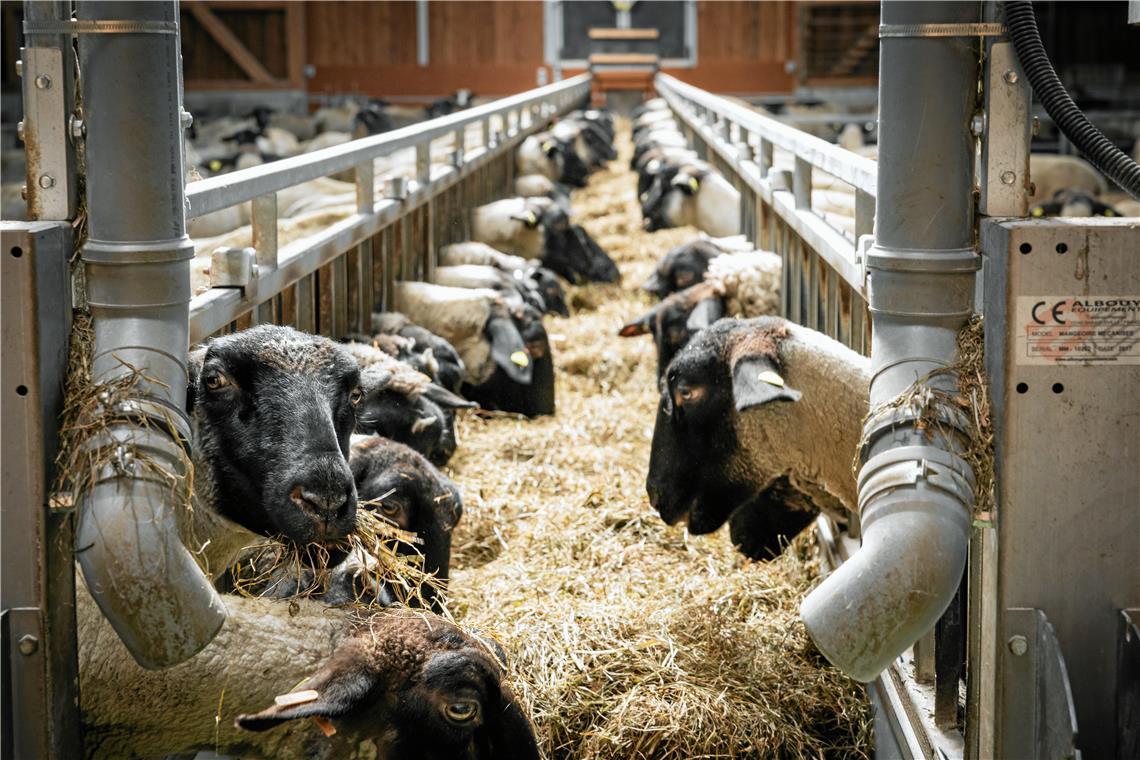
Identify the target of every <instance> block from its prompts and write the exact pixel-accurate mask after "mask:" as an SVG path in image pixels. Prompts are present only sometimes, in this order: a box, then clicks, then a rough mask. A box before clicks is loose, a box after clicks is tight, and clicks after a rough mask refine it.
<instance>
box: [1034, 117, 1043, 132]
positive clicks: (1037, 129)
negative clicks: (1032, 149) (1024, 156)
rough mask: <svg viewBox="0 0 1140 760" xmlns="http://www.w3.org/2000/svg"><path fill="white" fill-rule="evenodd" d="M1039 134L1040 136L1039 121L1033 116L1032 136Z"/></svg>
mask: <svg viewBox="0 0 1140 760" xmlns="http://www.w3.org/2000/svg"><path fill="white" fill-rule="evenodd" d="M1039 134H1041V119H1039V118H1038V117H1036V116H1034V117H1033V136H1034V137H1036V136H1037V135H1039Z"/></svg>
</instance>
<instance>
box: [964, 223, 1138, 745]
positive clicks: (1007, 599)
mask: <svg viewBox="0 0 1140 760" xmlns="http://www.w3.org/2000/svg"><path fill="white" fill-rule="evenodd" d="M981 240H982V249H983V252H984V254H985V255H986V257H987V258H988V259H989V261H988V262H987V268H986V269H987V275H988V278H989V279H988V282H987V283H986V293H985V304H986V309H985V313H986V346H987V349H986V351H987V356H986V369H987V373H988V375H989V377H990V378H991V381H990V394H991V403H992V405H993V419H994V423H995V428H996V434H997V441H996V453H997V457H996V462H995V464H996V468H997V477H998V482H997V488H998V492H997V525H998V530H999V542H998V579H997V589H998V593H999V594H1000V599H999V600H998V605H997V606H998V609H999V610H1006V611H1008V610H1010V609H1013V608H1024V609H1037V610H1041V611H1042V612H1043V613H1044V614H1045V615H1047V616H1048V619H1049V621H1050V622H1051V623H1052V625H1053V627H1054V628H1055V629H1056V636H1057V639H1058V641H1059V642H1060V651H1061V653H1062V654H1063V656H1064V659H1065V660H1066V661H1067V662H1068V665H1069V675H1070V677H1071V679H1072V690H1073V697H1074V699H1075V703H1076V712H1077V718H1078V720H1079V725H1080V728H1081V735H1080V739H1079V748H1080V749H1081V750H1082V751H1083V752H1085V753H1086V756H1088V757H1108V756H1110V755H1111V753H1112V751H1113V748H1112V746H1111V742H1112V737H1114V736H1115V735H1116V726H1115V717H1114V715H1115V712H1114V709H1113V708H1114V697H1115V694H1116V689H1117V682H1118V680H1119V675H1118V673H1117V672H1116V667H1115V659H1114V651H1115V637H1116V626H1117V621H1116V614H1117V612H1116V611H1117V610H1120V609H1125V608H1135V607H1137V606H1140V562H1138V561H1137V555H1138V548H1140V365H1137V364H1126V363H1123V362H1115V363H1111V364H1094V363H1089V362H1084V361H1076V362H1070V363H1053V364H1047V365H1030V364H1027V363H1025V361H1026V360H1027V358H1028V357H1025V356H1021V355H1019V352H1018V351H1017V346H1018V341H1017V340H1016V338H1018V337H1023V336H1025V335H1026V334H1027V331H1030V330H1037V329H1039V328H1041V327H1042V325H1038V324H1035V323H1032V322H1031V323H1030V324H1020V323H1018V321H1017V304H1018V298H1019V297H1024V296H1049V297H1055V298H1057V299H1058V300H1061V299H1068V298H1073V297H1080V298H1084V299H1096V297H1097V296H1121V295H1130V296H1132V297H1134V298H1138V299H1140V260H1138V259H1137V258H1136V251H1137V249H1138V248H1140V226H1138V225H1137V224H1136V223H1135V222H1134V221H1132V222H1129V221H1128V220H1115V221H1113V220H1099V219H1096V220H1094V219H1081V220H1072V219H1051V220H1040V221H1029V220H1025V221H1000V220H986V221H984V222H983V224H982V234H981ZM1039 313H1040V312H1039ZM1135 313H1136V312H1133V314H1135ZM1061 316H1062V319H1064V314H1062V315H1061ZM1043 321H1046V322H1047V323H1050V324H1052V326H1053V327H1054V328H1056V329H1057V331H1058V333H1057V335H1058V339H1059V340H1060V341H1061V342H1062V344H1063V342H1064V341H1066V340H1080V338H1079V336H1073V335H1071V334H1070V335H1065V334H1064V333H1063V327H1064V326H1063V325H1061V324H1056V323H1055V321H1054V317H1053V316H1052V315H1047V316H1045V318H1044V320H1043ZM1132 324H1133V327H1127V326H1126V325H1125V326H1124V327H1123V328H1122V329H1124V330H1125V331H1127V332H1132V333H1133V334H1134V335H1137V334H1140V326H1137V325H1135V323H1134V322H1133V323H1132ZM1130 339H1131V338H1130ZM1022 345H1024V343H1022ZM1056 353H1057V355H1058V356H1060V355H1062V354H1063V353H1064V352H1062V351H1061V350H1060V347H1058V350H1057V352H1056ZM1006 626H1008V618H1007V620H1006ZM1008 634H1010V632H1009V631H1008V628H1007V629H1006V630H1003V632H1002V636H1001V638H999V641H1000V642H1006V641H1007V640H1008V638H1009V635H1008ZM1011 656H1012V655H1011V653H1010V652H1009V650H1008V649H1007V648H1005V647H1004V646H999V658H1000V660H1001V661H1003V662H1004V661H1006V660H1008V658H1009V657H1011ZM1000 667H1001V668H1004V667H1005V666H1004V665H1002V666H1000ZM1028 688H1029V685H1028V684H1025V683H1022V682H1021V681H1019V680H1016V679H1014V680H1010V679H1009V677H1008V673H1007V679H1006V680H1005V682H1003V683H1002V696H1001V699H1000V702H999V705H998V717H997V732H998V737H997V754H998V755H999V756H1008V757H1015V756H1027V755H1029V754H1032V748H1031V747H1028V746H1025V745H1024V743H1023V742H1024V741H1027V739H1026V738H1025V737H1024V734H1023V733H1022V732H1021V731H1020V729H1019V723H1018V721H1019V717H1018V715H1017V713H1016V707H1017V705H1018V700H1019V699H1020V697H1019V694H1022V693H1027V692H1026V689H1028Z"/></svg>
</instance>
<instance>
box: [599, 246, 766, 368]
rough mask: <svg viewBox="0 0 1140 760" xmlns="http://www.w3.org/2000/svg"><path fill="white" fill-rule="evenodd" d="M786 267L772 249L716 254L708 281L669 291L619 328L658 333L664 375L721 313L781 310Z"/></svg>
mask: <svg viewBox="0 0 1140 760" xmlns="http://www.w3.org/2000/svg"><path fill="white" fill-rule="evenodd" d="M782 271H783V266H782V262H781V259H780V257H779V256H778V255H776V254H774V253H771V252H770V251H748V252H740V253H727V254H721V255H720V256H717V257H715V258H713V259H712V260H711V262H710V264H709V269H708V271H707V272H706V273H705V280H704V281H703V282H700V283H697V284H696V285H693V286H691V287H689V288H686V289H685V290H681V291H679V292H677V293H673V294H671V295H669V296H667V297H665V298H664V299H663V300H662V301H661V303H659V304H657V305H656V306H654V307H653V308H652V309H650V310H649V311H648V312H646V313H645V314H643V315H642V316H640V317H638V318H637V319H635V320H633V321H631V322H629V323H627V324H626V325H625V326H623V327H622V329H621V331H620V332H619V333H618V334H619V335H621V336H622V337H623V338H629V337H633V336H636V335H646V334H651V335H652V336H653V340H654V344H655V345H656V347H657V374H658V376H659V377H660V375H661V373H663V372H664V371H665V368H666V367H667V366H668V364H669V362H670V361H671V360H672V359H673V356H674V355H675V354H676V353H677V352H678V351H679V350H681V348H683V347H684V346H685V344H687V343H688V342H689V340H690V339H691V338H692V337H693V335H695V334H696V333H698V332H699V331H701V330H703V329H705V328H706V327H708V326H709V325H711V324H712V323H713V322H715V321H716V320H718V319H720V318H721V317H724V316H729V317H744V318H748V317H759V316H765V315H769V314H775V313H777V312H778V311H779V308H780V281H781V273H782Z"/></svg>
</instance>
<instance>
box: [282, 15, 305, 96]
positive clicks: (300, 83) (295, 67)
mask: <svg viewBox="0 0 1140 760" xmlns="http://www.w3.org/2000/svg"><path fill="white" fill-rule="evenodd" d="M285 28H286V31H287V34H288V40H289V42H288V44H287V45H286V48H285V54H286V56H287V58H288V71H289V82H290V84H292V85H293V87H295V88H296V89H298V90H300V89H304V87H305V53H306V42H305V6H304V5H302V4H301V3H287V4H286V8H285Z"/></svg>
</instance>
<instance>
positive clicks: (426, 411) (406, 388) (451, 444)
mask: <svg viewBox="0 0 1140 760" xmlns="http://www.w3.org/2000/svg"><path fill="white" fill-rule="evenodd" d="M346 347H347V348H348V350H349V351H350V352H351V353H352V354H353V356H354V357H356V360H357V362H358V363H359V364H360V367H361V371H360V388H361V391H363V394H364V396H363V398H362V399H361V400H360V403H359V404H358V405H357V409H356V432H357V433H360V434H370V433H376V434H378V435H382V436H384V437H385V438H390V439H392V440H393V441H399V442H400V443H404V444H407V445H408V446H410V447H412V448H413V449H415V450H416V451H418V452H419V453H420V454H423V455H424V456H425V457H427V458H428V459H429V460H431V462H432V463H433V464H437V465H444V464H446V463H447V462H448V460H449V459H451V455H452V454H454V453H455V446H456V439H455V416H454V410H456V409H469V408H472V407H474V406H476V404H474V403H473V402H470V401H467V400H466V399H464V398H461V397H459V396H457V395H456V394H454V393H452V392H451V391H449V390H447V389H446V388H444V387H442V386H439V385H436V384H435V383H433V382H432V381H431V378H430V377H428V376H427V375H424V374H423V373H421V372H419V371H417V370H415V369H412V368H411V367H410V366H408V365H407V364H405V363H404V362H401V361H400V360H398V359H395V358H393V357H391V356H390V355H388V354H387V353H385V352H384V351H383V350H381V349H378V348H376V347H375V346H373V345H372V344H371V343H361V342H356V341H352V342H349V343H347V344H346Z"/></svg>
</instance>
